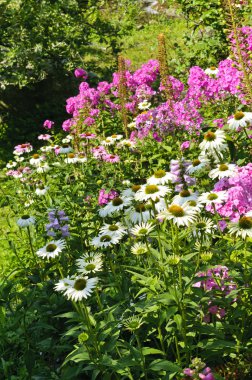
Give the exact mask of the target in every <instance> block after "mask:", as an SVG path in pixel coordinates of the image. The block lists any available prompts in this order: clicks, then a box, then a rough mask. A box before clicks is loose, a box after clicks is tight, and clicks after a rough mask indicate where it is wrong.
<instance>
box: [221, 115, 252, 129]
mask: <svg viewBox="0 0 252 380" xmlns="http://www.w3.org/2000/svg"><path fill="white" fill-rule="evenodd" d="M227 124H228V128H229V129H230V130H231V131H237V130H239V129H240V128H245V127H247V126H248V125H250V124H252V112H242V111H237V112H236V113H235V114H234V117H233V118H232V119H229V120H228V121H227Z"/></svg>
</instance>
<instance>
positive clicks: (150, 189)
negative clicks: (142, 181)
mask: <svg viewBox="0 0 252 380" xmlns="http://www.w3.org/2000/svg"><path fill="white" fill-rule="evenodd" d="M158 190H159V189H158V186H156V185H147V186H146V188H145V194H155V193H157V192H158Z"/></svg>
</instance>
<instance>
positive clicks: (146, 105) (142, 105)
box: [138, 100, 151, 111]
mask: <svg viewBox="0 0 252 380" xmlns="http://www.w3.org/2000/svg"><path fill="white" fill-rule="evenodd" d="M150 106H151V103H149V102H148V101H147V100H144V101H142V102H140V103H139V104H138V109H140V110H141V111H145V110H148V109H149V108H150Z"/></svg>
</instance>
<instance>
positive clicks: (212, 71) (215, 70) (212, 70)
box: [205, 66, 219, 77]
mask: <svg viewBox="0 0 252 380" xmlns="http://www.w3.org/2000/svg"><path fill="white" fill-rule="evenodd" d="M218 72H219V69H218V68H217V67H214V66H212V67H208V68H207V69H206V70H205V73H206V74H207V75H209V76H213V77H215V76H216V75H217V74H218Z"/></svg>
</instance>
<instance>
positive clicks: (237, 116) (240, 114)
mask: <svg viewBox="0 0 252 380" xmlns="http://www.w3.org/2000/svg"><path fill="white" fill-rule="evenodd" d="M244 116H245V114H244V113H243V112H242V111H236V113H235V114H234V119H235V120H241V119H243V118H244Z"/></svg>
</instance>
